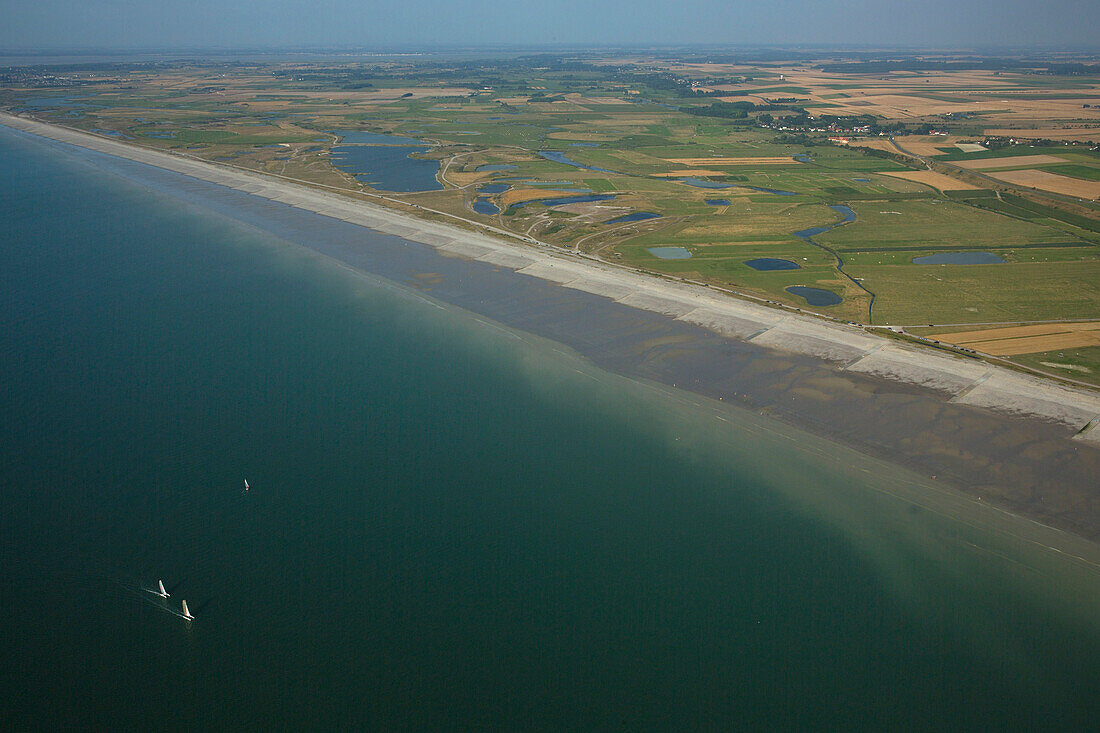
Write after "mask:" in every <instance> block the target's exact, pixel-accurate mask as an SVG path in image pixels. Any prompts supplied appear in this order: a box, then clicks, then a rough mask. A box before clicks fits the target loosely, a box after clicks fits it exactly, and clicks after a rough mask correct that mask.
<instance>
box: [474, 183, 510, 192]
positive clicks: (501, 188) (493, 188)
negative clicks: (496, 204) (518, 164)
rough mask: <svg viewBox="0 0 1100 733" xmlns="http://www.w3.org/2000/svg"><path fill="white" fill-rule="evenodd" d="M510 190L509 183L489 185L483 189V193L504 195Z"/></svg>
mask: <svg viewBox="0 0 1100 733" xmlns="http://www.w3.org/2000/svg"><path fill="white" fill-rule="evenodd" d="M509 188H511V186H509V185H508V184H507V183H488V184H486V185H484V186H482V187H481V193H504V192H505V191H507V190H508V189H509Z"/></svg>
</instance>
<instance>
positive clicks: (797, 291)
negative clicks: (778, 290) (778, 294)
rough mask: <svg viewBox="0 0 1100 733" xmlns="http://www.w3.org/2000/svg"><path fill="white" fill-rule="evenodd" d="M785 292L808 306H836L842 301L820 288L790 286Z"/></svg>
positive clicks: (832, 293)
mask: <svg viewBox="0 0 1100 733" xmlns="http://www.w3.org/2000/svg"><path fill="white" fill-rule="evenodd" d="M785 290H786V291H787V292H788V293H790V294H791V295H797V296H798V297H800V298H802V299H804V300H805V301H806V302H807V303H809V304H810V305H836V304H837V303H839V302H841V301H842V300H844V299H843V298H841V297H840V296H839V295H837V294H836V293H834V292H833V291H832V290H822V289H821V288H807V287H805V286H804V285H791V286H790V287H789V288H785Z"/></svg>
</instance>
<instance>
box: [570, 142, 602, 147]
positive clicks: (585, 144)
mask: <svg viewBox="0 0 1100 733" xmlns="http://www.w3.org/2000/svg"><path fill="white" fill-rule="evenodd" d="M569 147H571V148H598V147H600V144H599V143H569Z"/></svg>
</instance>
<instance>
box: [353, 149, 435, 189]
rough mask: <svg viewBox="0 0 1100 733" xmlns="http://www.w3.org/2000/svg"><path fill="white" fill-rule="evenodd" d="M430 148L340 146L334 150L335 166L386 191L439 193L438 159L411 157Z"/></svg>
mask: <svg viewBox="0 0 1100 733" xmlns="http://www.w3.org/2000/svg"><path fill="white" fill-rule="evenodd" d="M429 149H430V148H426V147H420V148H412V147H398V146H389V145H338V146H336V147H334V148H333V149H332V164H333V165H335V166H336V167H337V168H339V169H340V170H342V171H344V172H345V173H350V174H351V175H352V176H354V177H355V180H357V181H359V182H361V183H366V184H367V185H369V186H371V187H372V188H377V189H381V190H383V191H395V192H398V193H408V192H410V191H439V190H441V189H442V188H443V186H442V185H441V184H440V183H439V181H438V180H436V177H435V176H436V173H438V172H439V161H438V160H424V159H421V158H411V157H409V156H410V155H412V154H413V153H426V152H428V150H429Z"/></svg>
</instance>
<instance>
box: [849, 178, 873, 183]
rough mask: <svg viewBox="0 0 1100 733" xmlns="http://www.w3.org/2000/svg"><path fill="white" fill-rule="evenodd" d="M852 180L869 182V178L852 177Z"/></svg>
mask: <svg viewBox="0 0 1100 733" xmlns="http://www.w3.org/2000/svg"><path fill="white" fill-rule="evenodd" d="M852 180H853V181H859V182H860V183H870V182H871V179H870V178H853V179H852Z"/></svg>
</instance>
